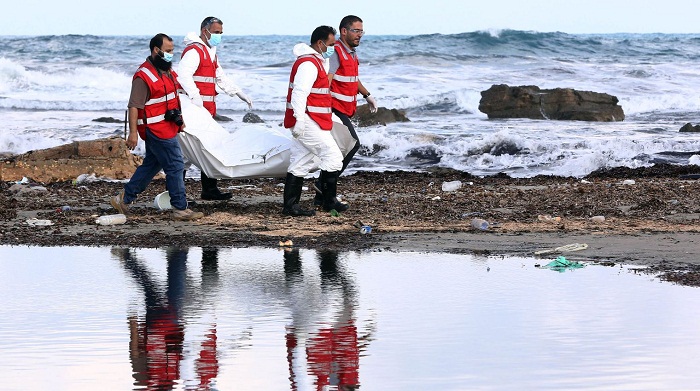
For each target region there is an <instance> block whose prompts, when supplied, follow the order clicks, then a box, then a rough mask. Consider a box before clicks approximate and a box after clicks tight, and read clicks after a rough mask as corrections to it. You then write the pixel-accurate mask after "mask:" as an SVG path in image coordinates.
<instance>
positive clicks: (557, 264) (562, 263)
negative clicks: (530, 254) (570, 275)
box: [540, 256, 586, 273]
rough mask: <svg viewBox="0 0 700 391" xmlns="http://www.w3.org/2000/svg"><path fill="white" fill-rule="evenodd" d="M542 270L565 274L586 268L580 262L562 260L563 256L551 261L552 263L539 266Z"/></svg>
mask: <svg viewBox="0 0 700 391" xmlns="http://www.w3.org/2000/svg"><path fill="white" fill-rule="evenodd" d="M540 267H541V268H542V269H550V270H554V271H557V272H560V273H563V272H565V271H566V270H571V269H580V268H582V267H586V265H585V264H583V263H581V262H576V261H569V260H568V259H566V258H564V257H563V256H559V257H557V259H555V260H553V261H552V262H550V263H548V264H546V265H544V266H540Z"/></svg>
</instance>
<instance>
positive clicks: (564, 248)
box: [535, 243, 588, 255]
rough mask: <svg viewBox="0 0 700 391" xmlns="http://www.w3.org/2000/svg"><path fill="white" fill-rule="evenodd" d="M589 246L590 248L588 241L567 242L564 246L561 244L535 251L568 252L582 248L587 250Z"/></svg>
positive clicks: (545, 252) (543, 252)
mask: <svg viewBox="0 0 700 391" xmlns="http://www.w3.org/2000/svg"><path fill="white" fill-rule="evenodd" d="M587 248H588V244H586V243H571V244H567V245H564V246H559V247H555V248H550V249H546V250H539V251H535V255H544V254H555V253H567V252H573V251H581V250H585V249H587Z"/></svg>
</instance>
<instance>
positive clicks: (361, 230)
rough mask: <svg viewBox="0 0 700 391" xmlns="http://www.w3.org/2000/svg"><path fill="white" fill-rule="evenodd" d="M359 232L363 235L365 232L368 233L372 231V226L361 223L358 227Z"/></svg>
mask: <svg viewBox="0 0 700 391" xmlns="http://www.w3.org/2000/svg"><path fill="white" fill-rule="evenodd" d="M360 233H361V234H363V235H366V234H368V233H372V227H370V226H369V225H363V226H362V227H361V228H360Z"/></svg>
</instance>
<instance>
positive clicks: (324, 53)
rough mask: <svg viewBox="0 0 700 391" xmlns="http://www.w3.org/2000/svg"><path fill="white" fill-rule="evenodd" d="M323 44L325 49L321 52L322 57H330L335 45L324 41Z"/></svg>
mask: <svg viewBox="0 0 700 391" xmlns="http://www.w3.org/2000/svg"><path fill="white" fill-rule="evenodd" d="M323 46H325V47H326V51H325V52H323V53H321V55H322V56H323V58H331V56H332V55H333V54H334V53H335V46H328V45H326V43H325V42H324V43H323Z"/></svg>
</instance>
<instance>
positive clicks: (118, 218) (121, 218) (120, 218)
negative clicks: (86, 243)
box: [95, 213, 126, 225]
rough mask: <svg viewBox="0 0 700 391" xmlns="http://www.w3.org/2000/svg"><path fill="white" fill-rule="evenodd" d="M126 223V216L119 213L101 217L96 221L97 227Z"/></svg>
mask: <svg viewBox="0 0 700 391" xmlns="http://www.w3.org/2000/svg"><path fill="white" fill-rule="evenodd" d="M124 223H126V216H125V215H123V214H121V213H119V214H115V215H105V216H100V217H98V218H97V219H96V220H95V224H97V225H117V224H124Z"/></svg>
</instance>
